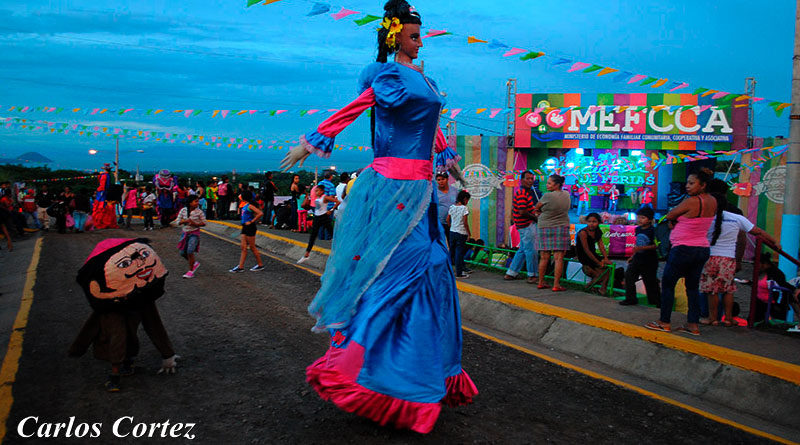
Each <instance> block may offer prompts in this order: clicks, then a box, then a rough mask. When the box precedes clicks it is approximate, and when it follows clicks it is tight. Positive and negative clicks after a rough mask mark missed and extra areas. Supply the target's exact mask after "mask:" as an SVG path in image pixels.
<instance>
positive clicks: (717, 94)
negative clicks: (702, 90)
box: [711, 91, 731, 99]
mask: <svg viewBox="0 0 800 445" xmlns="http://www.w3.org/2000/svg"><path fill="white" fill-rule="evenodd" d="M728 94H731V93H729V92H727V91H720V92H718V93H716V94H714V95H713V96H711V98H712V99H721V98H723V97H725V96H727V95H728Z"/></svg>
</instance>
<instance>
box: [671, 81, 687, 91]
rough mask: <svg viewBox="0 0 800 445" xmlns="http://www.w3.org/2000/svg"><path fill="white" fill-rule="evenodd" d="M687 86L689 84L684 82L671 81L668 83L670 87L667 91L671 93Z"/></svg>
mask: <svg viewBox="0 0 800 445" xmlns="http://www.w3.org/2000/svg"><path fill="white" fill-rule="evenodd" d="M688 86H689V84H688V83H686V82H672V84H671V85H670V87H671V88H670V89H669V92H670V93H671V92H673V91H677V90H680V89H681V88H686V87H688Z"/></svg>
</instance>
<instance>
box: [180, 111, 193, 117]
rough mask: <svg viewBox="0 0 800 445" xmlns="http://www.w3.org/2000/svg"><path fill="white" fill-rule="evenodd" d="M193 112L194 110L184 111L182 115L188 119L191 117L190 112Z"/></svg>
mask: <svg viewBox="0 0 800 445" xmlns="http://www.w3.org/2000/svg"><path fill="white" fill-rule="evenodd" d="M193 111H194V110H186V111H185V112H184V113H183V115H184V116H186V117H189V116H191V115H192V112H193Z"/></svg>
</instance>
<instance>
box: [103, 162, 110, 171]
mask: <svg viewBox="0 0 800 445" xmlns="http://www.w3.org/2000/svg"><path fill="white" fill-rule="evenodd" d="M103 170H111V164H109V163H108V162H106V163H105V164H103Z"/></svg>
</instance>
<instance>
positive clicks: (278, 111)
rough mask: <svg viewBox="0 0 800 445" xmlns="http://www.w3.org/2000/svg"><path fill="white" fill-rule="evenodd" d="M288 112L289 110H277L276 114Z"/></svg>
mask: <svg viewBox="0 0 800 445" xmlns="http://www.w3.org/2000/svg"><path fill="white" fill-rule="evenodd" d="M287 111H289V110H277V111H275V114H283V113H286V112H287Z"/></svg>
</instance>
